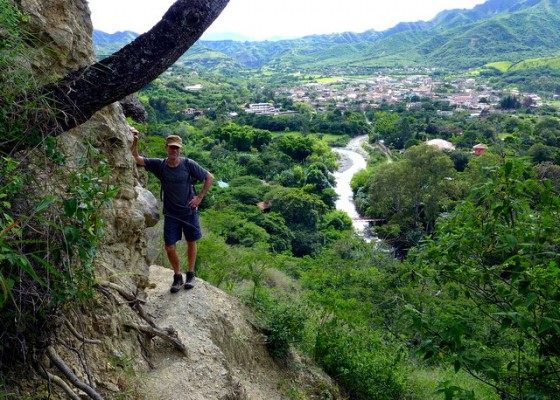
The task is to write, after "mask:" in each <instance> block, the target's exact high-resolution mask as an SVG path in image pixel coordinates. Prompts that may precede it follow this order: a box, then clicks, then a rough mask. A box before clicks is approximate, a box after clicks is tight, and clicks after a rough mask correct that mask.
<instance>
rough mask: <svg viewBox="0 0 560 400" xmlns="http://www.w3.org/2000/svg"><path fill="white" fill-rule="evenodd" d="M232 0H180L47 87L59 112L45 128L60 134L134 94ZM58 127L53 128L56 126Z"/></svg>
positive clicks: (46, 93)
mask: <svg viewBox="0 0 560 400" xmlns="http://www.w3.org/2000/svg"><path fill="white" fill-rule="evenodd" d="M228 2H229V0H177V1H176V2H175V3H174V4H173V5H172V6H171V7H170V8H169V10H168V11H167V12H166V13H165V15H164V16H163V18H162V19H161V21H160V22H158V23H157V24H156V25H155V26H154V27H153V28H152V29H151V30H149V31H148V32H146V33H144V34H142V35H140V36H139V37H138V38H137V39H136V40H134V41H133V42H131V43H130V44H128V45H127V46H125V47H123V48H122V49H121V50H119V51H117V52H116V53H114V54H112V55H110V56H109V57H107V58H105V59H103V60H101V61H99V62H97V63H95V64H92V65H90V66H87V67H84V68H81V69H79V70H77V71H74V72H71V73H69V74H68V75H66V76H65V77H64V78H62V79H61V80H60V81H59V82H56V83H53V84H50V85H47V86H45V87H43V88H42V90H41V93H40V95H43V96H44V97H45V98H46V99H47V101H48V103H49V104H50V105H51V106H52V109H53V110H54V111H55V120H54V121H51V122H48V123H47V125H50V126H46V127H45V128H46V129H45V130H44V131H47V132H50V133H51V134H54V135H57V134H60V133H62V132H64V131H67V130H69V129H71V128H74V127H76V126H78V125H80V124H82V123H84V122H86V121H87V120H88V119H90V118H91V116H92V115H93V114H94V113H95V112H97V111H99V110H100V109H102V108H103V107H105V106H107V105H109V104H111V103H113V102H115V101H118V100H120V99H122V98H124V97H125V96H127V95H129V94H132V93H135V92H137V91H138V90H140V89H141V88H143V87H144V86H146V85H147V84H148V83H150V82H151V81H153V80H154V79H155V78H157V77H158V76H159V75H160V74H162V73H163V72H164V71H165V70H166V69H168V68H169V67H170V66H171V65H173V64H174V63H175V62H176V61H177V60H178V59H179V57H181V55H183V54H184V53H185V52H186V51H187V49H189V48H190V47H191V46H192V45H193V44H194V43H195V42H196V41H197V40H198V39H199V38H200V36H202V34H203V33H204V31H205V30H206V29H207V28H208V27H209V26H210V25H211V24H212V22H213V21H214V20H215V19H216V18H217V17H218V15H220V13H221V12H222V10H223V9H224V8H225V6H226V5H227V4H228ZM52 125H54V126H52Z"/></svg>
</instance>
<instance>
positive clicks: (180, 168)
mask: <svg viewBox="0 0 560 400" xmlns="http://www.w3.org/2000/svg"><path fill="white" fill-rule="evenodd" d="M130 131H131V132H132V134H133V135H134V139H133V142H132V155H133V156H134V159H135V160H136V164H137V165H139V166H143V167H145V168H146V170H147V171H149V172H151V173H153V174H154V175H155V176H156V177H157V178H158V179H159V180H160V182H161V186H162V193H163V215H164V220H163V240H164V242H165V251H166V253H167V258H168V259H169V262H170V264H171V266H172V267H173V284H172V285H171V293H176V292H178V291H179V290H180V289H181V287H182V286H183V284H184V285H185V289H192V288H193V287H194V276H195V274H194V266H195V262H196V252H197V244H196V242H197V240H199V239H200V238H201V237H202V232H201V230H200V224H199V220H198V206H199V204H200V202H201V201H202V199H203V198H204V196H206V193H208V190H210V187H211V186H212V182H213V181H214V176H213V175H212V174H211V173H210V172H208V171H207V170H205V169H204V168H202V167H201V166H200V165H198V164H197V163H196V162H194V161H193V160H189V159H188V158H186V157H180V154H181V148H182V147H183V141H182V139H181V137H179V136H176V135H170V136H168V137H167V139H166V144H165V150H166V151H167V158H165V159H161V158H145V157H142V156H140V155H139V154H138V131H137V130H136V129H134V128H132V127H131V128H130ZM194 181H203V182H204V184H203V186H202V189H201V190H200V193H198V194H197V193H196V192H195V190H194V186H193V182H194ZM183 235H185V239H186V241H187V260H188V264H189V267H188V268H189V270H188V271H187V279H186V282H184V281H183V275H182V273H181V271H180V268H179V256H178V255H177V249H176V248H175V244H176V243H177V242H178V241H179V240H181V238H182V237H183Z"/></svg>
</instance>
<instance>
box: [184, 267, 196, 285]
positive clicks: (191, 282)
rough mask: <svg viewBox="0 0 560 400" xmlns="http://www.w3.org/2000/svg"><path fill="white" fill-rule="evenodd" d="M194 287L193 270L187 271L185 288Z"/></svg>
mask: <svg viewBox="0 0 560 400" xmlns="http://www.w3.org/2000/svg"><path fill="white" fill-rule="evenodd" d="M193 287H194V272H192V271H189V272H187V283H185V289H192V288H193Z"/></svg>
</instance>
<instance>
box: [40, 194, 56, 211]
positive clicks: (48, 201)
mask: <svg viewBox="0 0 560 400" xmlns="http://www.w3.org/2000/svg"><path fill="white" fill-rule="evenodd" d="M54 201H55V200H54V199H53V198H50V199H45V200H43V201H42V202H40V203H39V204H37V205H36V206H35V212H38V213H39V212H41V211H43V210H44V209H45V208H47V207H48V206H50V205H51V204H52V203H54Z"/></svg>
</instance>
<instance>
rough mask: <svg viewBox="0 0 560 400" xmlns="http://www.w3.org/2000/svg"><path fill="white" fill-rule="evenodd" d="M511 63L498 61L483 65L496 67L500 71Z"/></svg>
mask: <svg viewBox="0 0 560 400" xmlns="http://www.w3.org/2000/svg"><path fill="white" fill-rule="evenodd" d="M512 65H513V63H512V62H511V61H498V62H493V63H490V64H486V65H485V67H488V68H496V69H497V70H498V71H500V72H506V71H507V70H509V68H510V67H511V66H512Z"/></svg>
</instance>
